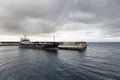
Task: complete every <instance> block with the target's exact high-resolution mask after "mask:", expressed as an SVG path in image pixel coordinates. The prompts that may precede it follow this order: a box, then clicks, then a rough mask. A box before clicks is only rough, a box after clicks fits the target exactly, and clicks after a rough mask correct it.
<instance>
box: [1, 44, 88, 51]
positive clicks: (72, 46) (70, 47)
mask: <svg viewBox="0 0 120 80" xmlns="http://www.w3.org/2000/svg"><path fill="white" fill-rule="evenodd" d="M32 43H36V42H32ZM38 43H40V44H45V43H51V42H38ZM58 43H59V46H58V48H57V49H68V50H80V51H84V50H85V49H86V48H87V43H86V42H58ZM0 46H19V42H0Z"/></svg>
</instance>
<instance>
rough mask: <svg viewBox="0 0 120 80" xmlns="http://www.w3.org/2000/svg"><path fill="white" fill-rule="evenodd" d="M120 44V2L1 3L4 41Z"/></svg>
mask: <svg viewBox="0 0 120 80" xmlns="http://www.w3.org/2000/svg"><path fill="white" fill-rule="evenodd" d="M24 34H26V35H27V36H28V38H30V39H31V40H32V41H52V40H53V36H56V38H55V40H56V41H88V42H91V41H97V42H98V41H108V42H109V41H116V42H118V41H120V0H0V41H19V38H20V37H22V35H24Z"/></svg>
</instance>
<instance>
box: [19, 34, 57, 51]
mask: <svg viewBox="0 0 120 80" xmlns="http://www.w3.org/2000/svg"><path fill="white" fill-rule="evenodd" d="M58 45H59V43H57V42H44V43H40V42H34V43H32V42H31V41H30V39H28V38H26V35H25V36H24V38H21V40H20V42H19V48H32V49H45V50H56V49H58Z"/></svg>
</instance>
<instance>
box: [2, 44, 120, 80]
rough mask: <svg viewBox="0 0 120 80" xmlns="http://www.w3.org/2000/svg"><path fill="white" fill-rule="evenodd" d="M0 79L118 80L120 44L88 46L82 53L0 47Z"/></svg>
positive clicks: (119, 74) (119, 75)
mask: <svg viewBox="0 0 120 80" xmlns="http://www.w3.org/2000/svg"><path fill="white" fill-rule="evenodd" d="M0 80H120V43H88V48H87V50H86V51H84V52H80V51H73V50H57V51H45V50H37V49H20V48H18V47H17V46H0Z"/></svg>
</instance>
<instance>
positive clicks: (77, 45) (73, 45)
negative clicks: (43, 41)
mask: <svg viewBox="0 0 120 80" xmlns="http://www.w3.org/2000/svg"><path fill="white" fill-rule="evenodd" d="M58 47H59V48H60V49H69V50H80V51H84V50H85V49H86V48H87V43H86V42H64V43H63V44H60V45H59V46H58Z"/></svg>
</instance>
